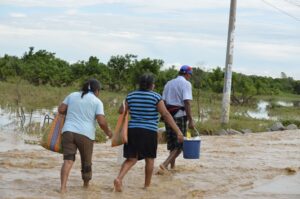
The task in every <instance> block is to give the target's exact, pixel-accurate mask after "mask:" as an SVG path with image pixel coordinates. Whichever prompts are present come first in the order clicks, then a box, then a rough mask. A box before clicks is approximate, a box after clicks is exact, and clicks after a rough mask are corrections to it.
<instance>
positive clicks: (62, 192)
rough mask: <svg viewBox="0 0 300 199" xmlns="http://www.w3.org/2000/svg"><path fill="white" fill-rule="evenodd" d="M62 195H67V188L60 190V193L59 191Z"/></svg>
mask: <svg viewBox="0 0 300 199" xmlns="http://www.w3.org/2000/svg"><path fill="white" fill-rule="evenodd" d="M59 192H60V193H61V194H65V193H67V188H60V191H59Z"/></svg>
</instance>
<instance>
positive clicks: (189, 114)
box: [184, 100, 195, 129]
mask: <svg viewBox="0 0 300 199" xmlns="http://www.w3.org/2000/svg"><path fill="white" fill-rule="evenodd" d="M190 102H191V100H184V109H185V112H186V116H187V120H188V127H189V129H194V128H195V124H194V121H193V118H192V112H191V103H190Z"/></svg>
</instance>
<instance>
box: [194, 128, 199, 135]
mask: <svg viewBox="0 0 300 199" xmlns="http://www.w3.org/2000/svg"><path fill="white" fill-rule="evenodd" d="M194 131H195V132H196V136H200V133H199V131H198V130H197V129H196V128H194Z"/></svg>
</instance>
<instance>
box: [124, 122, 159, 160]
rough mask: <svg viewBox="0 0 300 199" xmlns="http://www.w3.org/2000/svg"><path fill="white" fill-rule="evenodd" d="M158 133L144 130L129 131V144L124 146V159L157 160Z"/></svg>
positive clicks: (132, 129) (134, 129)
mask: <svg viewBox="0 0 300 199" xmlns="http://www.w3.org/2000/svg"><path fill="white" fill-rule="evenodd" d="M156 151H157V132H155V131H150V130H147V129H142V128H129V129H128V143H127V144H124V157H125V158H137V159H138V160H142V159H144V158H156Z"/></svg>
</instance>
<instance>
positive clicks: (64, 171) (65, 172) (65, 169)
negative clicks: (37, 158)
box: [60, 160, 74, 193]
mask: <svg viewBox="0 0 300 199" xmlns="http://www.w3.org/2000/svg"><path fill="white" fill-rule="evenodd" d="M73 163H74V161H73V160H64V163H63V165H62V167H61V170H60V182H61V187H60V192H61V193H65V192H67V180H68V177H69V174H70V171H71V168H72V166H73Z"/></svg>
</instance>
